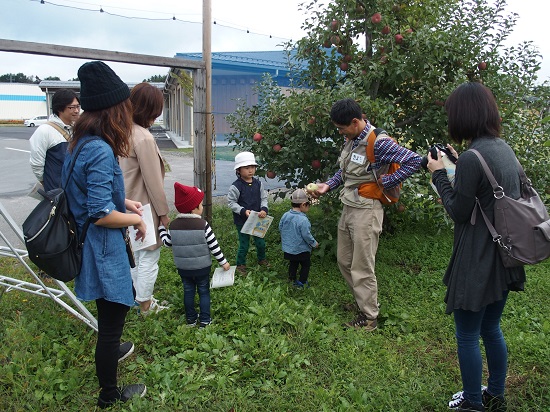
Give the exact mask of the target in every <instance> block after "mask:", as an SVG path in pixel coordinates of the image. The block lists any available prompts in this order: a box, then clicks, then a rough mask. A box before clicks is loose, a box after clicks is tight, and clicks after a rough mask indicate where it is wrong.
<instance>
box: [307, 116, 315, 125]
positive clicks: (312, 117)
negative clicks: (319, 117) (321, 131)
mask: <svg viewBox="0 0 550 412" xmlns="http://www.w3.org/2000/svg"><path fill="white" fill-rule="evenodd" d="M315 121H316V119H315V116H311V117H310V118H309V119H307V123H308V124H315Z"/></svg>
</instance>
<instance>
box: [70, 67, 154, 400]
mask: <svg viewBox="0 0 550 412" xmlns="http://www.w3.org/2000/svg"><path fill="white" fill-rule="evenodd" d="M78 77H79V79H80V84H81V89H80V103H81V105H82V109H83V110H84V113H82V115H81V116H80V118H79V119H78V121H77V123H76V125H75V127H74V135H73V140H72V141H71V143H70V145H69V155H68V156H67V158H66V160H65V163H64V166H63V172H62V182H63V183H65V182H67V183H66V184H67V186H66V192H67V198H68V201H69V206H70V209H71V212H72V213H73V215H74V217H75V219H76V222H77V225H78V229H79V231H81V230H82V228H83V226H84V224H85V222H86V221H87V220H88V219H90V221H91V222H92V224H90V226H89V228H88V231H87V233H86V238H85V242H84V247H83V250H82V268H81V271H80V274H79V275H78V276H77V277H76V278H75V292H76V295H77V297H78V298H79V299H81V300H84V301H91V300H94V301H95V302H96V306H97V320H98V335H97V344H96V351H95V363H96V374H97V378H98V380H99V386H100V388H101V391H100V393H99V398H98V401H97V405H98V406H99V407H100V408H106V407H108V406H110V405H112V404H114V403H116V402H117V401H122V402H125V401H127V400H128V399H130V398H131V397H132V396H134V395H139V396H143V395H145V392H146V387H145V385H143V384H133V385H128V386H125V387H122V388H119V387H118V385H117V366H118V362H119V361H120V360H122V359H123V358H125V357H126V356H128V355H129V354H130V353H132V352H133V350H134V345H133V344H132V343H131V342H126V343H124V344H122V345H121V343H120V338H121V335H122V330H123V327H124V322H125V319H126V314H127V313H128V310H129V308H130V307H131V306H132V305H133V304H134V294H133V289H132V277H131V275H130V263H129V259H126V258H123V259H122V258H121V257H123V256H126V243H125V240H124V234H125V230H126V227H127V226H134V227H135V228H136V229H137V230H138V237H140V238H141V237H143V236H145V230H146V227H145V224H144V223H143V221H142V219H141V217H140V214H139V212H138V209H139V208H140V207H141V204H140V203H139V202H134V201H131V200H128V199H126V198H125V192H124V179H123V176H122V171H121V169H120V167H119V165H118V161H117V159H118V157H119V156H122V157H124V156H127V155H128V150H129V141H130V133H131V131H132V105H131V103H130V100H129V97H130V90H129V89H128V86H127V85H126V84H125V83H124V82H123V81H122V80H120V78H119V77H118V76H117V75H116V74H115V73H114V72H113V71H112V70H111V68H110V67H109V66H107V65H106V64H105V63H103V62H99V61H94V62H89V63H86V64H84V65H83V66H81V67H80V69H79V70H78ZM80 147H82V150H81V151H80V154H79V155H78V157H77V159H76V161H75V166H74V169H73V171H72V174H71V176H70V179H67V177H68V176H67V175H68V173H67V172H68V169H69V165H70V163H71V161H72V160H73V156H74V154H75V153H76V152H77V149H78V148H80ZM67 180H68V181H67ZM126 209H128V210H130V211H133V212H136V213H132V214H127V213H126Z"/></svg>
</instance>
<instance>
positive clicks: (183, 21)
mask: <svg viewBox="0 0 550 412" xmlns="http://www.w3.org/2000/svg"><path fill="white" fill-rule="evenodd" d="M31 1H38V0H31ZM75 3H78V2H75ZM40 4H49V5H51V6H56V7H65V8H69V9H75V10H81V11H91V12H97V11H98V10H97V9H95V10H94V9H88V8H82V7H75V6H69V5H64V4H56V3H53V2H51V1H45V0H40ZM114 8H119V9H120V8H121V7H114ZM125 10H131V11H139V12H144V11H146V10H139V9H125ZM99 12H100V13H104V14H107V15H109V16H114V17H121V18H124V19H135V20H147V21H169V20H173V21H179V22H182V23H191V24H200V23H199V22H194V21H188V20H183V19H179V18H177V17H176V15H175V14H172V17H169V18H150V17H138V16H125V15H122V14H117V13H111V12H108V11H105V10H103V6H100V8H99ZM154 13H159V14H168V13H163V12H154ZM213 24H214V25H217V26H220V27H226V28H228V29H232V30H239V31H243V32H244V31H246V33H247V34H254V35H257V36H266V37H267V36H269V38H270V39H273V38H276V39H281V40H286V41H288V40H289V39H287V38H284V37H277V36H275V37H273V35H271V34H264V33H257V32H251V31H250V30H249V29H246V30H245V29H242V28H238V27H236V26H234V25H230V24H219V23H218V22H217V21H216V20H214V21H213Z"/></svg>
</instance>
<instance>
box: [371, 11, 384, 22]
mask: <svg viewBox="0 0 550 412" xmlns="http://www.w3.org/2000/svg"><path fill="white" fill-rule="evenodd" d="M370 21H372V23H373V24H378V23H380V22H381V21H382V15H381V14H380V13H374V14H373V15H372V16H371V18H370Z"/></svg>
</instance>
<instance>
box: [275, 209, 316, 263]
mask: <svg viewBox="0 0 550 412" xmlns="http://www.w3.org/2000/svg"><path fill="white" fill-rule="evenodd" d="M279 231H280V232H281V247H282V249H283V252H286V253H290V254H291V255H299V254H300V253H304V252H311V249H312V248H314V247H315V245H316V244H317V241H316V240H315V238H314V237H313V235H312V234H311V223H309V219H308V218H307V216H306V214H305V213H303V212H297V211H296V210H292V209H291V210H289V211H288V212H286V213H285V214H284V215H283V217H282V218H281V220H280V222H279Z"/></svg>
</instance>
